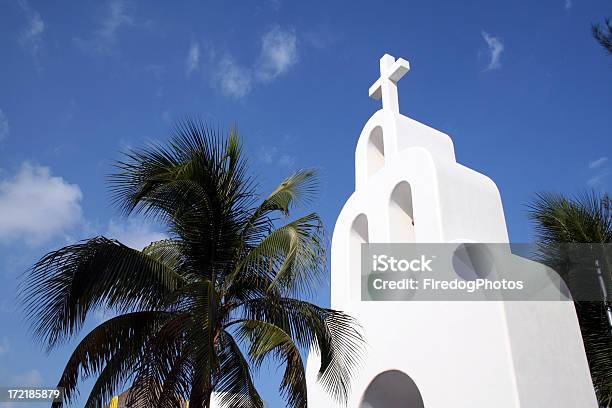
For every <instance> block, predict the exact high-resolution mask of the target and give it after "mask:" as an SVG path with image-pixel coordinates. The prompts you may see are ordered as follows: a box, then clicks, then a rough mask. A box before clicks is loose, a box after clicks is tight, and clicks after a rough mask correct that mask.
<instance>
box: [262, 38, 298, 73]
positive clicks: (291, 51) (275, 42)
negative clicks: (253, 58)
mask: <svg viewBox="0 0 612 408" xmlns="http://www.w3.org/2000/svg"><path fill="white" fill-rule="evenodd" d="M297 60H298V51H297V38H296V36H295V33H293V32H291V31H286V30H282V29H281V28H280V27H274V28H273V29H272V30H270V31H268V32H267V33H265V34H264V35H263V37H262V39H261V52H260V55H259V61H258V63H257V67H256V76H257V78H258V79H259V80H260V81H262V82H270V81H272V80H274V79H275V78H276V77H278V76H279V75H281V74H283V73H285V72H287V71H288V70H289V68H291V67H292V66H293V65H294V64H295V63H296V62H297Z"/></svg>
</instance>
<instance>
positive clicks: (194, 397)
mask: <svg viewBox="0 0 612 408" xmlns="http://www.w3.org/2000/svg"><path fill="white" fill-rule="evenodd" d="M206 368H207V367H206V364H204V366H203V367H202V368H198V369H196V370H197V371H196V372H195V374H194V380H193V385H192V387H191V393H190V395H189V408H210V400H211V397H212V385H211V379H210V372H205V371H206Z"/></svg>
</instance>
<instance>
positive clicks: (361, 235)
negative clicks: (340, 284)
mask: <svg viewBox="0 0 612 408" xmlns="http://www.w3.org/2000/svg"><path fill="white" fill-rule="evenodd" d="M349 242H350V244H349V245H350V247H349V257H350V259H349V266H350V268H351V269H350V273H349V279H350V280H351V281H352V282H360V280H361V244H367V243H368V242H370V233H369V231H368V217H366V215H365V214H359V215H358V216H357V217H356V218H355V220H354V221H353V224H352V225H351V236H350V238H349ZM359 285H361V283H359ZM351 287H352V286H351ZM353 295H354V296H355V297H356V298H360V296H359V295H358V294H353Z"/></svg>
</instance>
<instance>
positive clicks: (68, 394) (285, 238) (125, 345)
mask: <svg viewBox="0 0 612 408" xmlns="http://www.w3.org/2000/svg"><path fill="white" fill-rule="evenodd" d="M116 168H117V172H116V173H115V174H112V175H111V176H110V186H111V192H112V193H113V197H114V199H115V202H116V204H118V206H119V207H120V209H121V210H122V212H123V213H124V214H126V215H129V214H134V213H140V214H142V215H144V216H146V217H151V218H153V219H154V220H156V221H157V222H161V223H163V225H165V226H167V231H168V234H169V236H170V238H168V239H165V240H162V241H158V242H153V243H151V244H150V245H149V246H148V247H146V248H145V249H143V250H142V251H138V250H135V249H132V248H129V247H127V246H125V245H123V244H122V243H120V242H118V241H116V240H113V239H109V238H106V237H95V238H92V239H89V240H85V241H81V242H78V243H76V244H74V245H69V246H66V247H64V248H61V249H58V250H56V251H53V252H50V253H48V254H47V255H45V256H44V257H43V258H42V259H40V260H39V261H38V262H37V263H36V264H35V265H34V266H33V267H32V269H31V271H30V272H29V273H28V275H27V278H26V280H25V281H24V284H25V285H24V287H23V288H22V290H21V294H20V297H21V299H22V301H23V303H24V308H25V311H26V315H27V316H28V318H29V320H30V322H31V326H32V332H33V336H34V337H35V338H36V339H37V340H39V341H40V342H42V343H43V345H44V346H46V348H47V349H48V350H49V351H50V350H52V349H54V348H56V347H57V346H58V345H60V344H62V343H64V342H65V341H67V340H69V339H71V338H74V337H75V336H76V335H77V334H78V333H79V330H80V329H81V328H82V326H83V324H84V322H85V320H86V318H87V316H89V315H90V314H91V313H92V311H94V310H95V309H98V308H106V309H111V310H114V311H116V312H117V313H118V315H117V317H114V318H112V319H110V320H108V321H106V322H104V323H102V324H100V325H99V326H97V327H96V328H94V329H93V330H92V331H91V332H90V333H89V334H87V335H86V336H85V337H84V338H83V340H82V341H81V342H80V343H79V344H78V345H77V346H76V348H75V350H74V352H73V353H72V355H71V357H70V358H69V360H68V363H67V364H66V367H65V369H64V371H63V373H62V375H61V379H60V380H59V383H58V386H59V387H64V389H65V401H66V402H67V403H68V404H71V403H74V402H75V400H76V398H77V397H78V387H77V386H78V383H79V381H82V380H83V379H86V378H95V383H94V385H93V389H92V390H91V393H90V394H89V397H88V399H87V402H86V403H85V407H102V406H104V405H105V404H108V402H109V401H110V399H111V397H112V396H113V395H114V394H115V393H116V392H117V391H119V390H120V389H121V387H125V386H127V385H129V386H130V387H131V389H130V396H131V397H130V399H131V402H129V406H136V407H138V406H142V407H177V406H180V405H181V404H182V403H183V402H184V401H185V400H187V399H188V400H189V406H190V407H191V408H200V407H201V408H208V407H209V406H210V401H211V395H212V393H213V392H214V393H215V398H216V399H217V400H218V401H219V402H220V403H221V405H222V406H223V407H231V408H240V407H262V406H263V403H262V400H261V398H260V396H259V394H258V392H257V389H256V388H255V386H254V384H253V380H252V376H251V374H252V371H253V370H256V369H257V368H259V367H260V366H261V364H262V363H263V362H264V361H266V360H269V359H272V360H275V361H277V362H279V363H281V364H284V367H285V370H284V375H283V377H282V382H281V384H280V392H281V394H282V395H283V396H284V398H285V400H286V401H287V404H288V406H290V407H296V408H297V407H306V403H307V402H306V401H307V390H306V379H305V370H304V361H303V358H302V352H304V351H306V350H309V349H314V350H316V351H317V352H318V353H319V354H320V355H321V366H320V370H319V375H318V380H319V381H320V383H321V384H322V386H323V387H324V389H326V390H327V391H328V392H329V393H330V394H331V395H332V396H333V397H335V398H337V399H338V400H340V401H342V400H346V399H347V396H348V394H349V386H350V381H351V376H352V374H353V373H354V371H355V369H356V367H357V364H358V358H359V355H360V353H361V351H362V347H363V341H362V338H361V335H360V331H359V327H358V326H357V324H356V322H355V321H354V320H353V319H352V318H351V317H349V316H348V315H346V314H344V313H342V312H339V311H335V310H331V309H326V308H322V307H319V306H316V305H314V304H311V303H308V302H306V301H304V300H300V299H299V297H300V295H303V294H307V293H309V292H310V291H312V290H313V288H314V287H315V286H314V285H315V284H316V283H317V282H318V281H319V280H320V278H321V276H322V273H323V272H324V269H325V260H324V255H325V250H324V249H325V243H324V240H323V229H322V224H321V221H320V219H319V217H318V216H317V214H316V213H310V214H308V215H305V216H302V217H301V218H297V219H295V220H293V221H291V222H287V221H288V220H287V216H288V215H289V213H290V212H291V210H292V209H293V208H294V207H295V206H296V205H298V204H303V203H307V202H308V201H309V199H310V198H312V196H313V194H315V192H316V185H317V183H316V177H315V172H314V171H312V170H303V171H298V172H296V173H294V174H292V175H291V176H289V177H288V178H286V179H285V180H284V181H283V182H282V183H281V184H280V186H278V188H276V190H274V191H273V192H272V194H270V195H269V196H268V197H267V198H266V199H263V200H262V201H261V202H258V197H257V195H256V194H255V191H254V187H255V184H254V181H253V179H252V178H250V177H248V176H247V171H246V170H247V167H246V162H245V160H244V158H243V154H242V149H241V142H240V138H239V136H238V135H237V133H236V132H235V131H233V130H232V131H231V132H230V133H229V136H227V137H223V136H220V135H219V132H216V131H212V130H210V129H209V128H207V127H206V126H205V125H204V124H202V123H201V122H199V121H194V120H187V121H184V122H182V123H179V124H178V125H177V126H176V128H175V132H174V135H173V137H172V139H171V141H170V142H169V144H168V145H167V146H162V145H152V146H149V147H147V148H145V149H138V150H130V151H128V152H127V153H125V156H124V158H123V159H122V160H121V161H118V162H117V163H116ZM56 406H61V404H56Z"/></svg>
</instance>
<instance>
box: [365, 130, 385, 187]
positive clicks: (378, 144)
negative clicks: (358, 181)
mask: <svg viewBox="0 0 612 408" xmlns="http://www.w3.org/2000/svg"><path fill="white" fill-rule="evenodd" d="M384 165H385V141H384V140H383V130H382V127H380V126H376V127H375V128H374V129H373V130H372V132H371V133H370V139H369V140H368V176H371V175H372V174H374V173H376V172H377V171H378V170H380V169H382V168H383V166H384Z"/></svg>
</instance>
